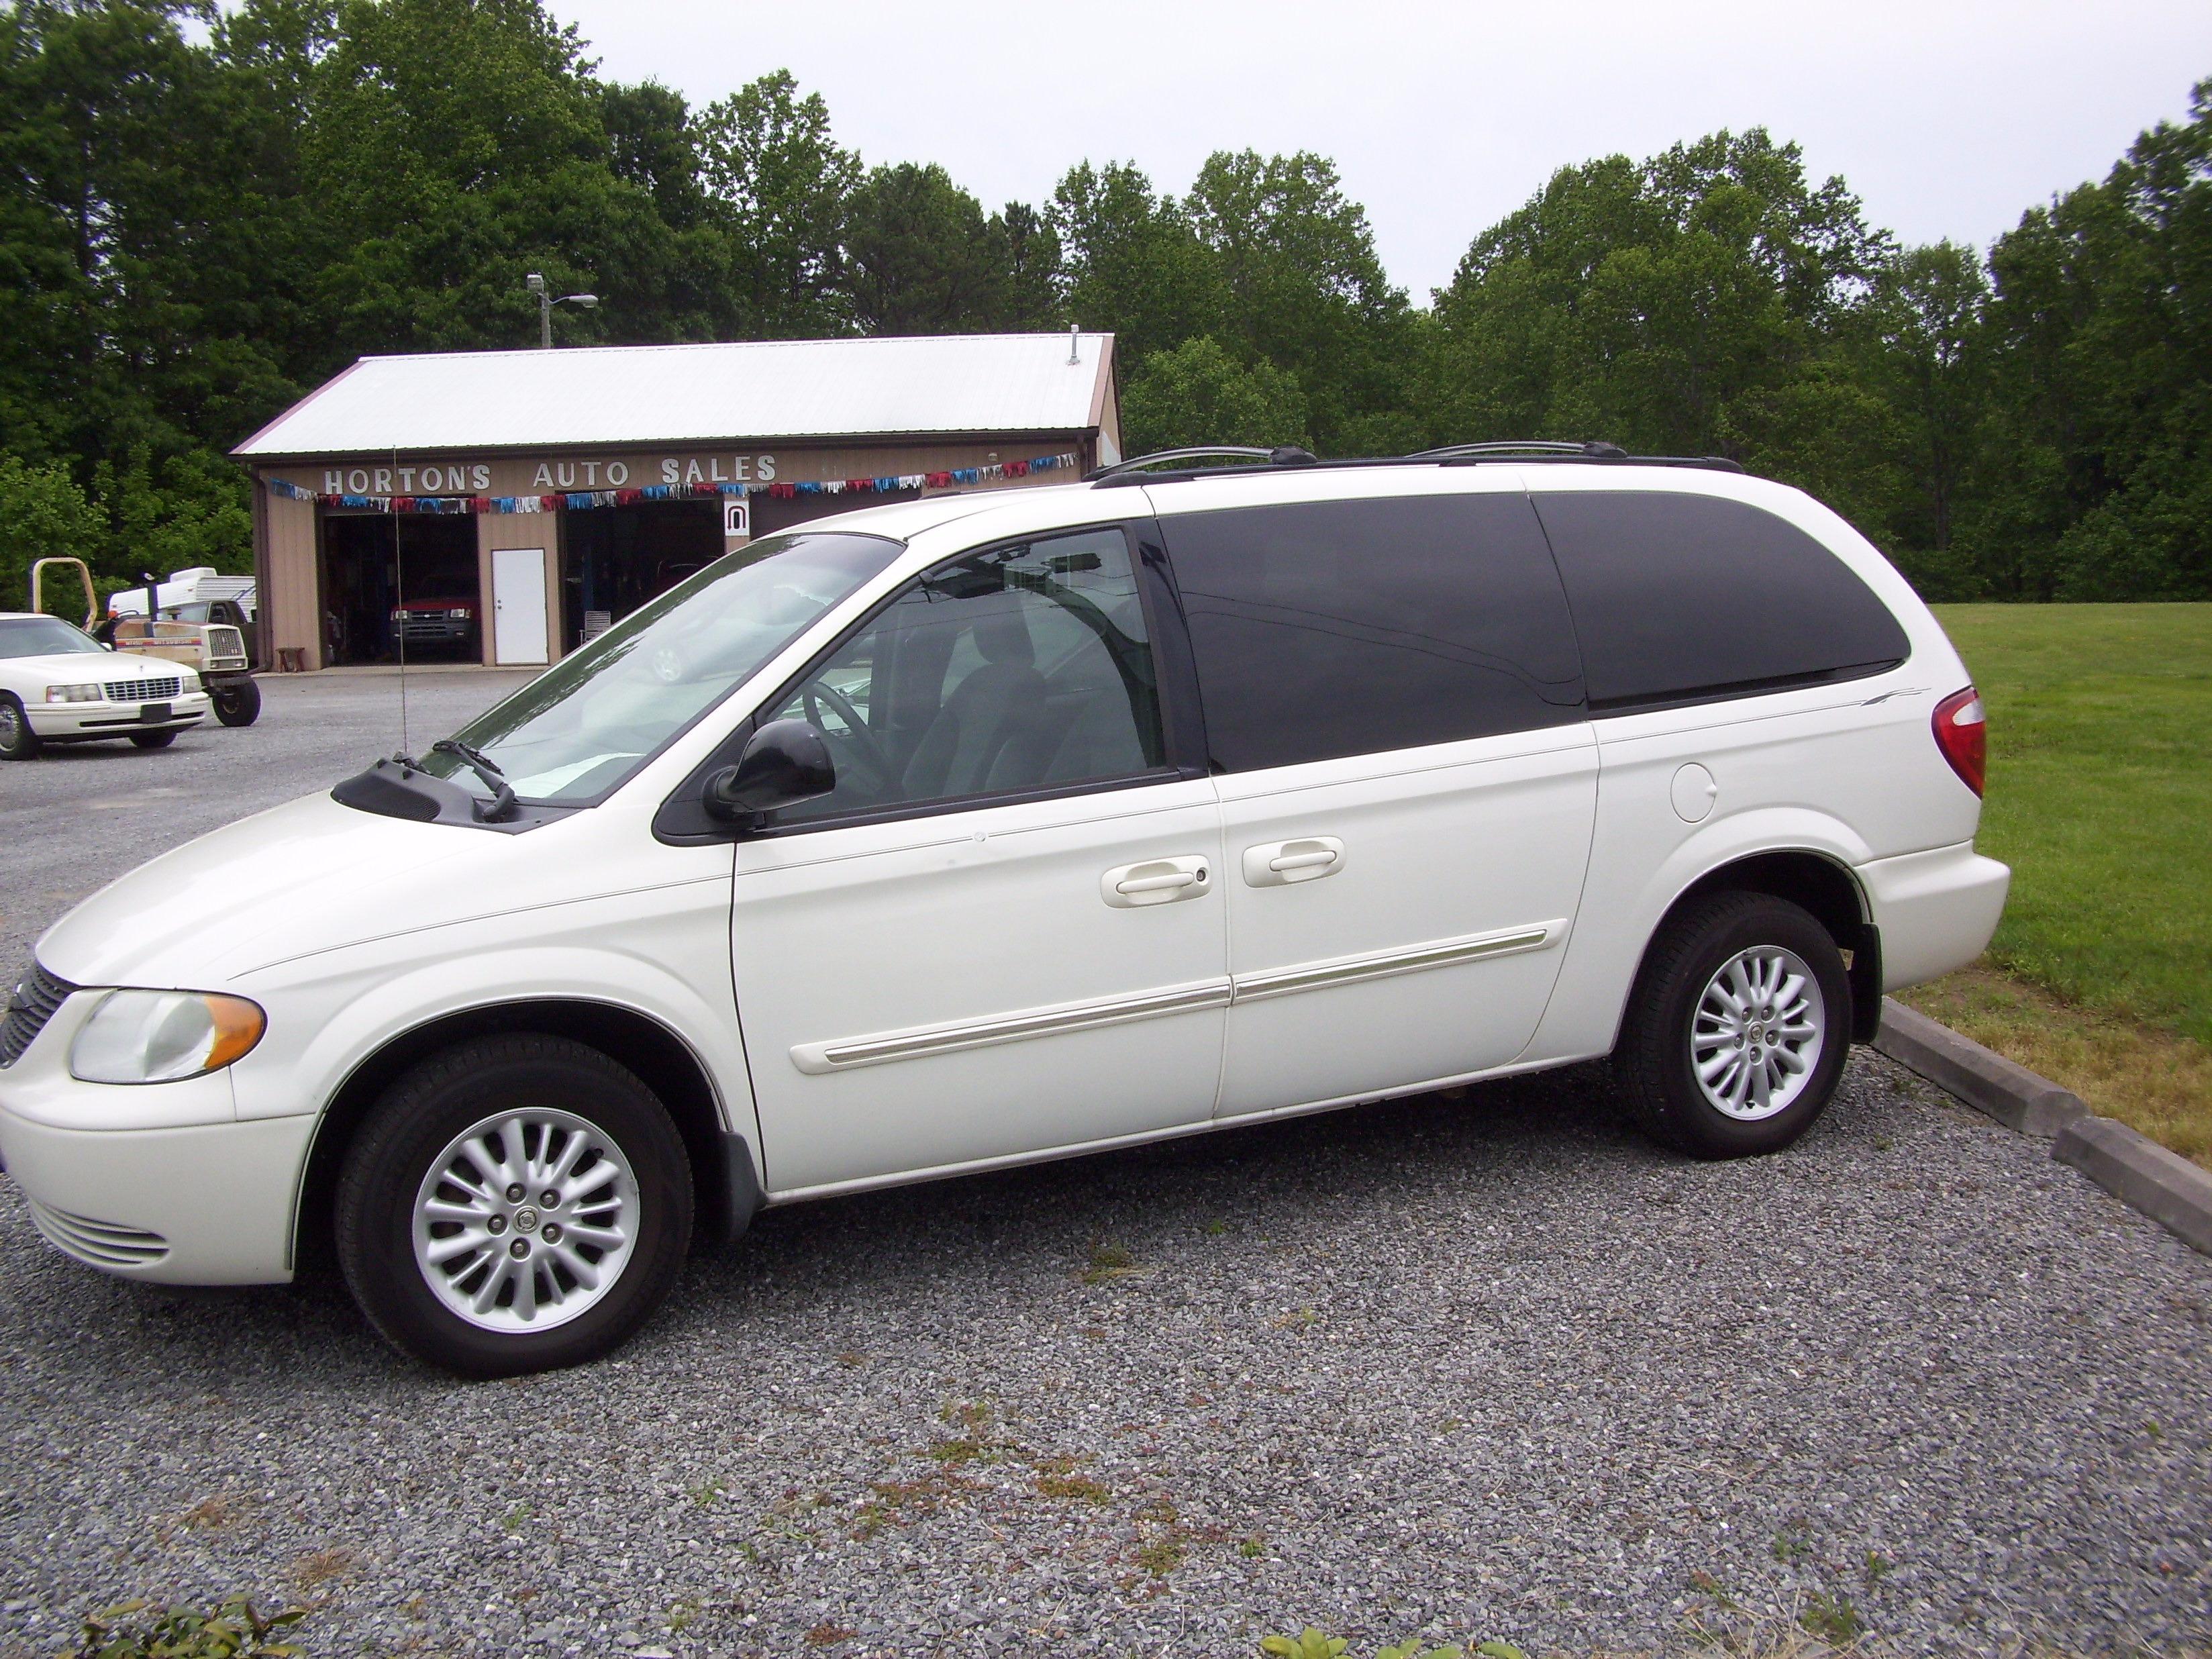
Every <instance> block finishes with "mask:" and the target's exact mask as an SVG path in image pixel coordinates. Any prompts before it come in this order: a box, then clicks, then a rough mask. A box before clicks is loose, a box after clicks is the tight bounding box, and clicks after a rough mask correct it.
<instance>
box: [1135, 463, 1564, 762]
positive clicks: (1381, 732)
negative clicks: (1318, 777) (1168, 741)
mask: <svg viewBox="0 0 2212 1659" xmlns="http://www.w3.org/2000/svg"><path fill="white" fill-rule="evenodd" d="M1160 526H1161V530H1162V532H1163V534H1164V536H1165V538H1166V539H1167V544H1168V553H1169V556H1170V560H1171V561H1172V562H1173V564H1174V568H1175V574H1176V586H1177V587H1178V588H1179V589H1180V590H1181V592H1182V602H1183V611H1184V615H1185V617H1187V619H1188V624H1189V629H1190V641H1191V650H1192V654H1193V657H1194V660H1195V662H1196V665H1197V669H1198V680H1199V694H1200V701H1201V702H1202V703H1203V704H1204V707H1205V710H1206V739H1207V743H1208V745H1209V747H1210V748H1211V750H1212V760H1213V763H1214V764H1215V765H1216V766H1217V767H1218V768H1219V769H1221V770H1223V771H1227V772H1246V771H1253V770H1256V769H1261V768H1264V767H1272V766H1289V765H1294V764H1296V763H1299V762H1302V761H1317V760H1329V759H1334V758H1335V757H1339V756H1343V755H1360V754H1374V753H1380V752H1383V751H1386V750H1394V749H1411V748H1416V747H1419V746H1420V745H1423V744H1438V743H1449V742H1453V741H1455V740H1458V739H1461V738H1480V737H1488V736H1492V735H1495V734H1497V733H1500V732H1518V731H1525V730H1528V729H1530V728H1533V727H1537V726H1559V725H1562V724H1565V723H1566V722H1568V721H1571V720H1580V719H1582V718H1583V687H1582V675H1581V670H1580V665H1579V664H1578V663H1577V659H1576V654H1575V641H1574V634H1573V629H1572V627H1571V624H1570V623H1569V621H1568V617H1567V607H1566V600H1565V594H1564V593H1562V592H1561V591H1560V587H1559V575H1558V573H1557V572H1556V571H1555V570H1554V569H1553V564H1552V558H1551V554H1550V552H1549V550H1547V548H1546V546H1545V544H1544V538H1543V533H1542V530H1541V526H1539V525H1538V524H1537V522H1536V518H1535V514H1534V512H1533V511H1532V510H1531V509H1530V507H1529V506H1528V498H1527V497H1526V496H1524V495H1520V494H1518V493H1515V494H1511V495H1423V496H1415V497H1412V498H1410V499H1404V500H1395V501H1393V500H1383V501H1316V502H1304V503H1300V504H1297V505H1286V506H1281V507H1236V508H1231V509H1228V510H1226V511H1222V512H1214V513H1184V514H1180V515H1169V516H1166V517H1164V518H1163V519H1162V520H1160Z"/></svg>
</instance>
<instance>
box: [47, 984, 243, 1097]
mask: <svg viewBox="0 0 2212 1659" xmlns="http://www.w3.org/2000/svg"><path fill="white" fill-rule="evenodd" d="M268 1024H269V1020H268V1017H267V1016H266V1015H264V1013H263V1012H261V1010H260V1008H259V1006H258V1005H256V1004H254V1003H251V1002H248V1001H247V1000H246V999H245V998H244V997H226V996H217V995H216V994H213V993H211V992H201V991H110V992H109V993H108V994H106V996H105V997H104V998H102V999H101V1000H100V1006H99V1007H97V1008H95V1009H94V1010H93V1011H92V1018H90V1019H88V1020H87V1021H85V1023H84V1024H83V1025H82V1026H81V1027H80V1028H79V1029H78V1030H77V1034H76V1042H73V1043H72V1044H70V1076H71V1077H73V1078H75V1079H77V1081H78V1082H80V1083H174V1082H176V1081H177V1080H178V1079H180V1078H188V1077H197V1076H199V1075H200V1074H201V1073H204V1072H213V1071H218V1070H220V1069H221V1068H222V1067H223V1066H228V1065H229V1064H230V1063H231V1062H232V1061H233V1060H242V1059H244V1058H245V1057H246V1054H249V1053H250V1052H252V1048H253V1045H254V1044H255V1043H257V1042H260V1041H261V1033H262V1032H263V1031H264V1030H266V1029H267V1028H268Z"/></svg>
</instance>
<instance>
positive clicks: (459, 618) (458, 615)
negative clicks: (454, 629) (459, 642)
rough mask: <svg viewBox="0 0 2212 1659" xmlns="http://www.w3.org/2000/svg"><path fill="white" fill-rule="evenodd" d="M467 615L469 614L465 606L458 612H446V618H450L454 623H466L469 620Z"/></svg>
mask: <svg viewBox="0 0 2212 1659" xmlns="http://www.w3.org/2000/svg"><path fill="white" fill-rule="evenodd" d="M469 614H470V613H469V611H468V610H467V608H466V607H465V606H464V607H463V608H462V609H460V610H459V611H447V613H446V615H447V617H451V618H452V619H453V621H455V622H466V621H467V620H468V619H469Z"/></svg>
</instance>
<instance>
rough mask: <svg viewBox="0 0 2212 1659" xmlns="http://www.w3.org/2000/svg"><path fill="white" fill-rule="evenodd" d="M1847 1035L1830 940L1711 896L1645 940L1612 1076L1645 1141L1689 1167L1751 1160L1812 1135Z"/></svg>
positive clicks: (1734, 899) (1846, 1001)
mask: <svg viewBox="0 0 2212 1659" xmlns="http://www.w3.org/2000/svg"><path fill="white" fill-rule="evenodd" d="M1850 1030H1851V991H1850V980H1849V977H1848V975H1846V973H1845V971H1844V959H1843V953H1842V952H1841V951H1838V949H1837V947H1836V942H1835V940H1834V939H1832V938H1831V937H1830V936H1829V933H1828V930H1827V929H1826V928H1825V927H1822V926H1821V925H1820V923H1819V922H1818V921H1815V920H1814V918H1813V917H1812V916H1811V915H1809V914H1808V913H1807V912H1806V911H1805V910H1803V909H1801V908H1799V907H1798V906H1796V905H1795V904H1791V903H1790V902H1787V901H1785V900H1783V899H1778V898H1774V897H1771V896H1769V895H1767V894H1764V893H1721V894H1716V895H1714V896H1711V897H1709V898H1706V899H1704V900H1702V901H1699V902H1697V903H1696V904H1694V905H1692V906H1691V907H1690V908H1687V909H1686V910H1684V911H1683V912H1682V913H1681V914H1680V915H1677V916H1675V917H1674V918H1673V919H1671V920H1670V921H1668V924H1667V926H1666V927H1665V928H1664V929H1663V930H1662V933H1660V935H1659V937H1658V938H1657V939H1655V940H1654V941H1653V943H1652V946H1651V951H1650V955H1649V957H1646V959H1645V962H1644V971H1643V973H1642V974H1641V975H1639V976H1638V981H1637V986H1636V991H1635V994H1634V996H1633V997H1632V1000H1631V1002H1630V1005H1629V1008H1628V1013H1627V1018H1626V1020H1625V1021H1624V1022H1623V1024H1622V1029H1621V1035H1620V1045H1619V1047H1618V1048H1615V1050H1614V1051H1613V1072H1614V1075H1615V1077H1616V1078H1617V1079H1619V1081H1620V1087H1621V1091H1622V1093H1623V1094H1624V1096H1625V1097H1626V1101H1627V1104H1628V1106H1629V1109H1630V1111H1631V1113H1632V1115H1634V1117H1635V1118H1636V1119H1637V1121H1638V1124H1639V1125H1640V1126H1641V1127H1643V1128H1644V1131H1645V1132H1646V1133H1649V1134H1650V1136H1651V1137H1652V1138H1653V1139H1656V1140H1658V1141H1660V1142H1661V1143H1662V1144H1663V1145H1666V1146H1672V1147H1674V1148H1675V1149H1676V1150H1678V1151H1680V1152H1687V1153H1689V1154H1691V1155H1692V1157H1695V1158H1748V1157H1752V1156H1754V1155H1756V1154H1759V1153H1762V1152H1779V1151H1781V1150H1782V1149H1783V1148H1784V1147H1785V1146H1789V1145H1790V1144H1791V1143H1792V1142H1794V1141H1796V1139H1798V1138H1799V1137H1800V1136H1801V1135H1802V1134H1803V1133H1805V1132H1806V1131H1807V1130H1808V1129H1809V1128H1811V1127H1813V1125H1814V1121H1817V1120H1818V1119H1819V1117H1820V1114H1821V1112H1822V1111H1823V1110H1825V1109H1826V1107H1827V1104H1828V1101H1829V1099H1830V1097H1832V1096H1833V1095H1834V1093H1835V1091H1836V1085H1837V1083H1838V1080H1839V1079H1841V1078H1842V1076H1843V1071H1844V1062H1845V1061H1846V1060H1848V1059H1849V1057H1850Z"/></svg>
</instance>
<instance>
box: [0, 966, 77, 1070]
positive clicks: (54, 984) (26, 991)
mask: <svg viewBox="0 0 2212 1659" xmlns="http://www.w3.org/2000/svg"><path fill="white" fill-rule="evenodd" d="M74 990H76V986H74V985H72V984H70V982H69V981H67V980H65V979H56V978H55V977H54V976H53V975H52V974H50V973H48V972H47V971H46V969H43V968H41V967H40V966H39V964H38V963H35V962H34V963H32V964H31V971H30V972H29V973H27V974H26V975H23V977H22V980H21V982H20V983H18V984H17V985H16V987H15V994H14V995H12V996H10V997H9V999H8V1018H6V1019H5V1020H4V1021H0V1066H13V1065H14V1064H15V1062H16V1061H17V1060H20V1059H21V1058H22V1055H23V1050H24V1049H26V1048H29V1047H30V1046H31V1039H32V1038H33V1037H34V1036H38V1034H39V1033H40V1032H41V1031H43V1030H46V1022H47V1021H48V1020H50V1019H52V1018H53V1017H54V1010H55V1009H57V1008H58V1007H60V1006H62V1002H63V1000H64V999H65V998H66V997H67V996H68V995H69V994H70V992H71V991H74Z"/></svg>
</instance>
